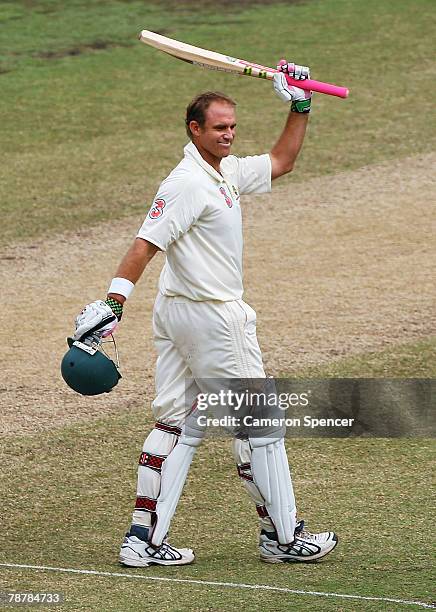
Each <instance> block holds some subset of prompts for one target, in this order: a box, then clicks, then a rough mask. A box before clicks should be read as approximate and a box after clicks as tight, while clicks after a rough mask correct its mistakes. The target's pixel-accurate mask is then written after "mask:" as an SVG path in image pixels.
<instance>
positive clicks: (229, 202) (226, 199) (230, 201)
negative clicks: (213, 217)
mask: <svg viewBox="0 0 436 612" xmlns="http://www.w3.org/2000/svg"><path fill="white" fill-rule="evenodd" d="M220 192H221V193H222V194H223V196H224V199H225V201H226V204H227V206H228V207H229V208H232V206H233V202H232V199H231V198H229V196H228V195H227V192H226V190H225V189H224V187H220Z"/></svg>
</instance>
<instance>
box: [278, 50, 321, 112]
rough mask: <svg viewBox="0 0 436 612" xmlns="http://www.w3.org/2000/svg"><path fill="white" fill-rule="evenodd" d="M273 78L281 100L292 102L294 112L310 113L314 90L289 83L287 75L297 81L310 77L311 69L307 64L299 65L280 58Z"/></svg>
mask: <svg viewBox="0 0 436 612" xmlns="http://www.w3.org/2000/svg"><path fill="white" fill-rule="evenodd" d="M277 70H278V71H279V72H276V73H275V75H274V79H273V84H274V89H275V91H276V93H277V95H278V96H279V98H280V99H281V100H283V101H284V102H290V103H291V111H293V112H294V113H309V112H310V104H311V98H312V92H311V91H307V90H305V89H301V88H300V87H295V86H294V85H289V83H288V82H287V80H286V76H285V75H289V76H290V77H292V78H293V79H295V80H297V81H305V80H306V79H310V70H309V68H308V67H307V66H299V65H298V64H294V63H292V62H287V61H286V60H280V62H279V64H278V66H277Z"/></svg>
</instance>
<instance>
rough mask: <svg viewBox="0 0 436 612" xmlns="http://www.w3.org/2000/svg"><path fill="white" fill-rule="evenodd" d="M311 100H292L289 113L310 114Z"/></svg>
mask: <svg viewBox="0 0 436 612" xmlns="http://www.w3.org/2000/svg"><path fill="white" fill-rule="evenodd" d="M311 101H312V99H311V98H308V99H307V100H294V101H293V102H292V104H291V112H293V113H310V103H311Z"/></svg>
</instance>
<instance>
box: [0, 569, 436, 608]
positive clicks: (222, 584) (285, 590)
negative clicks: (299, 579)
mask: <svg viewBox="0 0 436 612" xmlns="http://www.w3.org/2000/svg"><path fill="white" fill-rule="evenodd" d="M0 567H9V568H12V569H31V570H39V571H47V572H63V573H67V574H86V575H92V576H108V577H112V578H136V579H139V580H155V581H157V582H175V583H179V584H198V585H205V586H216V587H228V588H233V589H252V590H260V591H275V592H279V593H290V594H292V595H309V596H313V597H338V598H340V599H357V600H359V601H362V600H363V601H385V602H389V603H397V604H403V605H406V606H419V607H421V608H431V609H435V608H436V606H435V605H433V604H427V603H424V602H423V601H409V600H407V599H393V598H391V597H370V596H365V595H347V594H346V593H328V592H326V593H324V592H322V591H301V590H299V589H288V588H286V587H276V586H270V585H268V584H245V583H243V582H242V583H238V582H215V581H211V580H195V579H194V578H164V577H162V576H144V575H143V574H127V573H121V572H100V571H98V570H85V569H75V568H70V567H50V566H47V565H24V564H21V563H0Z"/></svg>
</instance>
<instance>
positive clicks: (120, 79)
mask: <svg viewBox="0 0 436 612" xmlns="http://www.w3.org/2000/svg"><path fill="white" fill-rule="evenodd" d="M432 6H433V4H432V2H431V0H421V1H420V3H419V10H417V8H416V3H415V2H413V1H412V0H384V1H383V2H378V1H376V0H369V1H368V2H359V1H358V0H353V1H348V0H329V2H321V1H313V2H303V3H296V4H289V3H288V4H282V5H279V4H278V5H274V4H268V5H265V6H261V5H258V4H255V5H254V6H251V7H249V8H245V7H239V8H238V10H236V9H232V7H231V6H230V7H228V6H227V7H226V8H224V9H223V10H224V11H225V15H226V18H225V19H223V18H222V13H221V12H220V13H219V14H217V13H215V12H214V8H213V7H212V8H211V6H210V4H209V6H208V7H205V8H204V9H202V8H201V3H195V4H194V3H189V2H187V3H184V4H182V5H179V4H178V3H173V4H171V6H170V10H167V9H166V6H165V5H162V4H156V5H154V4H149V3H147V4H146V5H144V4H143V3H141V2H136V1H135V2H124V1H123V2H114V1H108V2H104V3H102V2H98V1H97V0H94V1H92V2H83V1H81V0H73V1H71V2H69V3H60V2H56V1H54V0H41V1H39V2H35V3H27V2H9V3H3V4H2V5H0V24H1V28H0V36H1V38H0V72H1V73H0V85H1V90H2V96H1V99H0V113H1V117H2V157H1V166H0V185H1V186H0V214H1V216H2V230H3V231H2V237H1V241H2V242H3V243H6V242H11V241H14V240H16V239H29V238H33V237H37V236H42V235H45V236H46V235H50V233H52V232H58V231H62V230H65V231H72V230H73V231H74V230H76V229H77V228H78V227H79V225H81V224H83V225H87V226H89V225H90V224H94V223H97V222H99V221H101V220H106V219H107V218H108V217H110V218H111V219H113V220H116V219H118V218H121V217H123V216H126V215H138V222H139V221H140V219H141V217H142V216H143V213H144V210H145V207H146V206H148V203H149V201H150V199H151V198H152V196H153V194H154V193H155V190H156V188H157V185H158V183H159V181H160V180H161V179H162V178H163V177H164V176H165V175H166V174H167V173H168V171H169V170H170V169H171V167H173V165H174V164H175V163H176V162H177V161H178V159H179V158H180V156H181V152H182V146H183V145H184V143H185V141H186V136H185V134H184V128H183V120H182V119H183V113H184V109H185V107H186V104H187V102H188V101H189V99H190V98H191V97H192V96H193V95H194V94H195V93H197V92H198V91H199V90H204V89H208V88H215V89H223V90H225V91H227V92H228V93H229V94H230V95H232V96H234V97H235V98H236V99H237V100H238V103H239V118H238V121H239V143H238V144H237V145H236V148H235V151H236V152H237V153H239V154H246V153H253V152H262V151H265V150H268V149H269V147H270V146H271V145H272V143H273V141H274V139H275V137H276V135H277V134H278V132H279V130H280V128H281V125H282V124H283V121H284V116H285V107H284V105H283V104H282V103H281V102H280V100H278V98H276V96H275V95H274V93H273V92H272V88H271V86H270V84H268V83H265V82H262V81H257V80H255V79H248V78H244V79H239V78H236V77H232V76H230V75H226V74H218V73H216V72H210V71H209V72H208V71H203V70H200V69H197V68H194V67H192V66H189V65H186V64H184V63H183V62H177V61H176V60H173V59H171V58H168V57H167V56H165V55H164V54H161V53H159V52H157V51H155V50H153V49H150V48H147V47H145V46H144V45H142V44H140V43H139V42H138V41H137V39H136V36H137V33H138V31H139V30H141V29H142V28H144V27H147V28H148V29H152V30H160V31H165V32H166V33H167V34H168V35H170V36H173V37H175V38H178V39H181V40H185V41H187V42H191V43H194V44H197V45H199V46H204V47H206V48H211V47H212V48H214V49H217V50H221V51H223V52H227V53H231V54H233V55H235V56H240V57H247V58H250V59H253V60H255V61H256V60H257V61H258V62H262V63H267V64H274V62H275V61H276V60H277V59H278V58H279V57H281V56H282V55H284V54H285V55H287V56H288V57H289V58H292V59H295V60H296V61H299V62H301V63H307V64H309V65H311V66H312V73H313V76H314V78H319V79H321V80H327V81H328V80H330V81H333V82H337V83H339V84H345V85H347V86H349V87H350V89H351V96H350V98H349V99H348V100H346V101H344V100H339V99H333V98H330V97H328V96H322V95H318V96H316V98H315V102H314V112H313V115H312V118H311V128H310V132H309V137H308V140H307V146H306V147H305V149H304V152H303V154H302V156H301V158H300V162H299V165H298V169H297V172H296V174H295V176H294V178H293V180H304V179H306V178H307V177H310V176H315V175H319V174H324V173H331V172H337V171H342V170H346V169H351V168H357V167H360V166H361V165H363V164H368V163H373V162H377V161H381V160H384V159H390V158H393V157H404V156H407V155H411V154H414V153H417V152H428V151H430V150H432V148H433V147H434V142H435V133H434V130H432V129H431V128H430V126H431V125H432V112H434V111H433V110H432V109H433V108H434V107H433V96H432V85H433V72H432V64H431V48H432V42H433V38H432V31H433V30H432V28H433V22H434V11H432V10H431V9H432ZM296 24H304V26H303V27H301V28H299V27H297V26H296ZM259 32H260V34H259ZM286 41H288V42H286ZM415 109H416V110H415ZM433 124H434V120H433ZM424 134H425V137H424ZM284 180H288V179H284Z"/></svg>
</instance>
